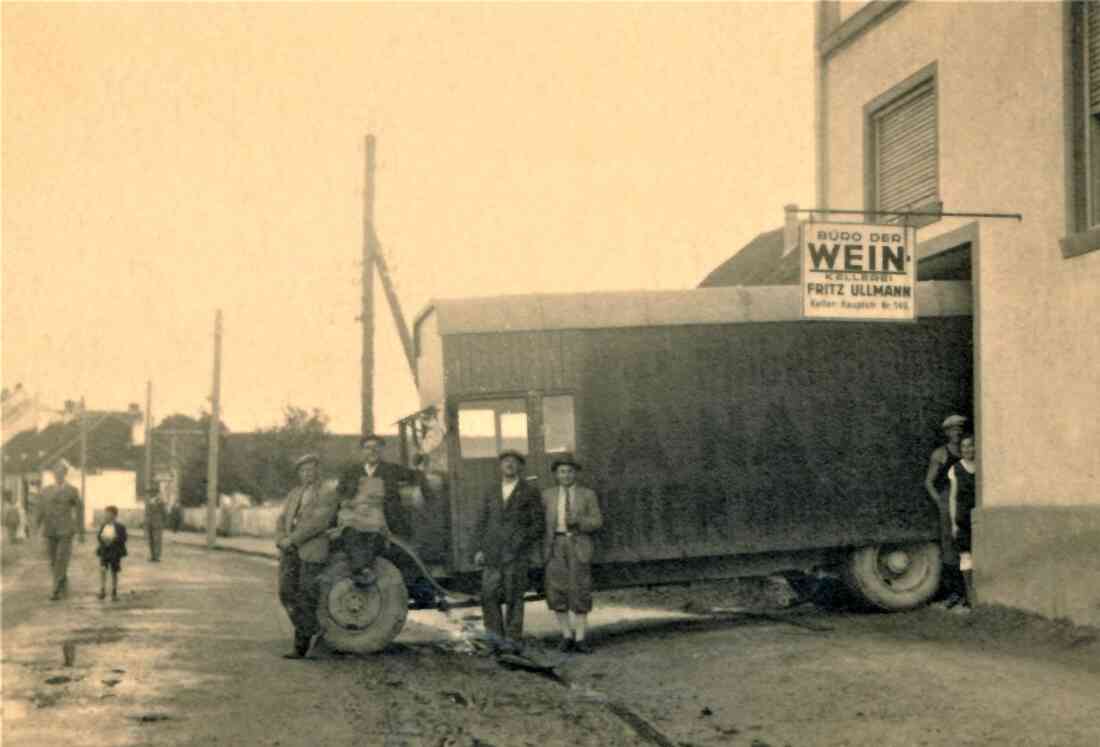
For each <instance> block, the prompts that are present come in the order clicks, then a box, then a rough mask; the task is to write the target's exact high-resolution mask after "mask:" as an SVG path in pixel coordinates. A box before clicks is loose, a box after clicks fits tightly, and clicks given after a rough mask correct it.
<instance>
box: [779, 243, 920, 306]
mask: <svg viewBox="0 0 1100 747" xmlns="http://www.w3.org/2000/svg"><path fill="white" fill-rule="evenodd" d="M799 240H800V250H801V253H802V318H804V319H833V320H841V321H891V322H911V321H915V320H916V318H917V263H916V262H915V261H914V258H913V249H914V247H915V246H916V229H915V228H912V227H909V226H891V225H885V226H878V225H870V224H862V223H803V224H802V231H801V236H800V239H799Z"/></svg>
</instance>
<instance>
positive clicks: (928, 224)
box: [792, 2, 1100, 624]
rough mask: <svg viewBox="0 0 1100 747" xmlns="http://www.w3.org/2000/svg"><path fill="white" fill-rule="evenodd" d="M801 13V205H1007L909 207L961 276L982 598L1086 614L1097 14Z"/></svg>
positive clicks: (1096, 282) (856, 8) (1090, 580)
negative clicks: (812, 173) (806, 74)
mask: <svg viewBox="0 0 1100 747" xmlns="http://www.w3.org/2000/svg"><path fill="white" fill-rule="evenodd" d="M816 13H817V50H816V57H815V59H816V68H817V81H816V83H817V85H816V96H815V107H816V113H815V128H816V135H817V140H816V153H817V164H816V165H817V206H818V207H826V208H834V209H843V208H856V209H862V210H894V211H918V212H937V211H941V210H942V211H944V212H953V211H954V212H1005V213H1020V214H1022V216H1023V219H1022V220H1014V219H997V218H953V217H941V218H928V217H924V218H913V219H910V220H911V223H912V224H915V225H918V226H919V229H918V233H917V237H918V247H917V259H918V260H921V261H922V264H923V263H924V262H925V261H928V260H930V259H935V258H936V257H939V256H942V257H944V258H949V257H950V258H953V260H952V264H955V265H957V264H958V263H959V261H960V258H961V260H962V261H968V263H969V277H970V278H971V282H972V284H973V291H974V293H973V296H974V346H975V351H974V353H975V354H974V361H975V363H974V366H975V371H974V374H975V375H974V381H975V392H974V403H975V412H974V415H975V430H976V433H977V436H978V443H979V459H980V470H979V508H978V510H977V511H976V513H975V563H976V569H975V570H976V580H977V584H978V589H979V596H980V598H981V601H983V602H994V603H1002V604H1008V605H1012V606H1015V607H1020V608H1024V609H1028V610H1033V611H1036V612H1039V613H1042V614H1044V615H1048V616H1051V617H1068V618H1070V619H1072V620H1074V621H1076V622H1079V623H1090V624H1100V584H1097V582H1096V579H1097V578H1100V552H1098V548H1100V414H1098V413H1100V394H1098V392H1100V373H1098V371H1100V327H1098V324H1100V7H1097V4H1094V3H1090V4H1085V3H997V4H986V3H907V2H875V3H848V2H840V3H838V2H820V3H818V4H817V5H816ZM792 116H797V113H792ZM889 218H890V217H889V216H885V215H882V216H878V218H877V220H878V221H886V220H889ZM867 220H868V222H871V221H875V220H876V216H874V215H868V216H867ZM919 365H920V361H914V366H919ZM944 414H945V415H946V413H944Z"/></svg>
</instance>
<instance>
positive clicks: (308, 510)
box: [275, 454, 337, 659]
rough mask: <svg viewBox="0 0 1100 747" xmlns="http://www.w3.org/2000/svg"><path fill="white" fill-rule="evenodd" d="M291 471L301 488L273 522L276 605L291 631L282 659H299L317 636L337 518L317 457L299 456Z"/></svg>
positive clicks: (297, 489)
mask: <svg viewBox="0 0 1100 747" xmlns="http://www.w3.org/2000/svg"><path fill="white" fill-rule="evenodd" d="M294 466H295V468H296V469H297V470H298V481H299V484H298V486H297V487H295V488H293V489H291V491H290V493H289V494H287V497H286V503H284V504H283V510H282V513H280V514H279V518H278V519H277V520H276V521H275V544H276V545H277V546H278V548H279V602H280V603H281V604H282V605H283V608H284V609H285V610H286V613H287V616H288V617H289V618H290V622H291V623H292V624H293V625H294V648H293V650H292V651H290V652H289V653H287V654H284V656H285V657H286V658H288V659H301V658H303V657H304V656H305V655H306V654H307V653H309V648H310V645H311V644H312V640H313V636H315V635H316V634H317V633H318V632H319V631H320V623H319V622H318V620H317V604H318V603H319V601H320V594H321V588H320V578H319V577H320V575H321V572H322V571H323V570H324V567H325V561H327V560H328V555H329V538H328V535H327V534H326V530H327V529H328V528H329V526H331V525H332V521H333V517H334V516H335V515H336V503H337V500H336V494H335V493H334V492H332V491H331V490H327V491H326V490H323V489H322V484H321V479H320V478H321V473H320V459H318V457H317V455H316V454H306V455H305V456H302V457H301V458H299V459H298V460H297V461H296V462H295V463H294Z"/></svg>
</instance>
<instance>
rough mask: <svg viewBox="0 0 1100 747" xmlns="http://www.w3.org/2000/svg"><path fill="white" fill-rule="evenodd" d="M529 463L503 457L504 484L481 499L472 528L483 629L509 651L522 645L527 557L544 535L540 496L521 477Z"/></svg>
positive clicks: (516, 454) (515, 455) (505, 454)
mask: <svg viewBox="0 0 1100 747" xmlns="http://www.w3.org/2000/svg"><path fill="white" fill-rule="evenodd" d="M526 463H527V460H526V459H525V458H524V456H523V455H522V454H520V453H519V452H518V451H514V450H511V449H509V450H506V451H502V452H501V453H500V456H499V458H498V464H499V467H500V482H499V483H498V484H496V485H493V486H492V487H490V488H489V490H488V491H486V493H485V495H483V496H482V498H481V506H480V508H479V511H478V517H477V522H476V523H475V525H474V527H475V528H474V534H473V542H474V565H476V566H478V567H479V568H481V569H482V570H481V611H482V615H483V620H484V623H485V630H486V631H488V633H489V635H490V636H491V637H492V638H493V641H494V643H496V644H497V646H498V647H499V648H500V649H502V650H505V651H508V650H516V651H518V650H520V649H522V647H523V643H522V641H523V597H524V594H525V593H526V592H527V572H528V568H529V566H530V563H529V557H530V554H531V551H532V549H533V548H534V546H535V544H536V543H537V542H538V541H539V539H540V538H541V537H542V533H543V522H544V516H543V510H542V496H541V495H540V494H539V492H538V490H537V489H535V488H534V487H533V486H532V485H531V484H530V483H529V482H528V481H527V480H525V479H524V478H523V468H524V467H525V466H526ZM502 607H503V611H502V609H501V608H502Z"/></svg>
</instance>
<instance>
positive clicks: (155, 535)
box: [145, 492, 168, 563]
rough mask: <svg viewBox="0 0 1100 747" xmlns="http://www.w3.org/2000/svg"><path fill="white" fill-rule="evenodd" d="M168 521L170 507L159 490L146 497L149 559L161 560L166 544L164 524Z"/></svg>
mask: <svg viewBox="0 0 1100 747" xmlns="http://www.w3.org/2000/svg"><path fill="white" fill-rule="evenodd" d="M167 523H168V509H167V508H166V507H165V505H164V500H163V499H161V497H160V493H159V492H152V493H150V494H149V495H147V496H146V497H145V541H146V542H148V543H149V561H150V562H152V563H159V562H160V553H161V549H162V548H163V546H164V525H165V524H167Z"/></svg>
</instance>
